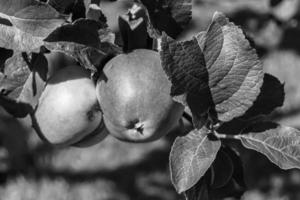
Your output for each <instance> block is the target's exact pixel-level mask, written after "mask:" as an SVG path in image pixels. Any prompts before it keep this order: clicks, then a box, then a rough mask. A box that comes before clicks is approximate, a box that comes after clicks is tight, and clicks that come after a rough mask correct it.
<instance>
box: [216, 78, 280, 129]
mask: <svg viewBox="0 0 300 200" xmlns="http://www.w3.org/2000/svg"><path fill="white" fill-rule="evenodd" d="M283 101H284V85H283V84H281V83H280V81H279V80H278V79H277V78H276V77H274V76H272V75H270V74H265V75H264V80H263V85H262V87H261V91H260V94H259V95H258V97H257V99H256V100H255V101H254V103H253V105H252V106H251V107H250V108H249V109H248V110H247V111H246V113H245V114H244V115H242V116H241V117H238V118H235V119H233V120H231V121H229V122H226V123H223V124H222V125H221V127H220V128H219V129H218V132H219V133H224V134H230V135H234V134H240V133H241V131H242V130H243V129H244V128H245V127H247V126H248V125H249V124H251V123H253V121H259V120H261V118H263V117H264V116H263V115H267V114H270V113H271V112H272V111H273V110H274V109H275V108H276V107H279V106H282V105H283Z"/></svg>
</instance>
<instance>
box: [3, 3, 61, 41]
mask: <svg viewBox="0 0 300 200" xmlns="http://www.w3.org/2000/svg"><path fill="white" fill-rule="evenodd" d="M10 8H14V10H15V12H14V13H11V12H6V11H5V10H4V13H3V12H2V16H5V17H6V18H7V19H9V20H10V22H11V23H12V25H13V26H14V27H15V28H16V29H19V30H21V31H22V32H25V33H29V34H31V35H33V36H35V37H46V36H47V35H49V33H51V32H52V31H53V30H54V29H55V28H57V27H58V26H60V25H61V24H63V23H64V22H65V20H66V16H63V15H61V14H60V13H58V12H57V11H56V10H55V9H54V8H52V7H51V6H49V5H48V4H45V3H42V2H39V3H36V2H32V5H26V7H23V8H18V9H19V10H17V9H15V6H14V5H10V6H9V7H8V8H7V9H8V10H9V9H10Z"/></svg>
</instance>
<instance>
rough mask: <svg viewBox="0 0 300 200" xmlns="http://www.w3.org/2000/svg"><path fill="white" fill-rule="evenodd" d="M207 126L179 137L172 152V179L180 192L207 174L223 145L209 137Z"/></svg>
mask: <svg viewBox="0 0 300 200" xmlns="http://www.w3.org/2000/svg"><path fill="white" fill-rule="evenodd" d="M208 133H209V131H208V130H207V129H206V128H202V129H201V130H196V129H195V130H193V131H191V132H190V133H189V134H187V135H186V136H184V137H178V138H176V139H175V142H174V144H173V146H172V150H171V153H170V171H171V180H172V183H173V185H174V186H175V188H176V190H177V192H178V193H182V192H184V191H186V190H188V189H190V188H191V187H193V186H194V185H195V184H196V183H197V182H198V181H199V180H200V178H201V177H202V176H203V175H204V174H205V172H206V171H207V170H208V168H209V167H210V166H211V164H212V163H213V161H214V159H215V158H216V155H217V152H218V150H219V149H220V147H221V142H220V141H213V140H211V139H209V137H208Z"/></svg>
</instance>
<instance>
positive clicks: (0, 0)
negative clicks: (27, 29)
mask: <svg viewBox="0 0 300 200" xmlns="http://www.w3.org/2000/svg"><path fill="white" fill-rule="evenodd" d="M37 4H39V2H38V1H36V0H22V1H20V0H0V13H4V14H6V15H9V16H10V15H14V14H15V13H16V12H18V11H20V10H22V9H23V8H26V7H28V6H33V5H37Z"/></svg>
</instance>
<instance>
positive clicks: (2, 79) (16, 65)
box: [0, 54, 30, 99]
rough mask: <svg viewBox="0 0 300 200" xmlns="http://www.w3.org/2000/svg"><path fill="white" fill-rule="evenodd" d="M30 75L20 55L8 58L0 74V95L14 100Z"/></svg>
mask: <svg viewBox="0 0 300 200" xmlns="http://www.w3.org/2000/svg"><path fill="white" fill-rule="evenodd" d="M29 74H30V69H29V66H28V64H27V62H26V61H25V60H24V58H23V56H22V54H16V55H14V56H13V57H11V58H9V59H8V60H7V61H6V63H5V67H4V70H3V73H0V93H1V94H2V95H5V96H9V97H10V98H13V99H16V98H17V97H18V96H19V94H20V92H21V90H22V87H23V85H24V83H25V82H26V80H27V78H28V76H29Z"/></svg>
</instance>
